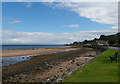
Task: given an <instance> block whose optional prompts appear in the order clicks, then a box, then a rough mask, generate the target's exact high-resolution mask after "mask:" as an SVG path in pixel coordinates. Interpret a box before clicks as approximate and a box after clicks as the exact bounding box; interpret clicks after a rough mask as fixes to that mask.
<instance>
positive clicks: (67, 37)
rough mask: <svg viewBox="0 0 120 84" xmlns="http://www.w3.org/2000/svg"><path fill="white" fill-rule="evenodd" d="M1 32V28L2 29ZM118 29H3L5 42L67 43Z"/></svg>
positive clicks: (3, 40)
mask: <svg viewBox="0 0 120 84" xmlns="http://www.w3.org/2000/svg"><path fill="white" fill-rule="evenodd" d="M0 32H1V30H0ZM117 32H118V31H117V30H105V31H79V32H75V33H45V32H16V31H11V30H3V31H2V36H0V37H1V38H3V39H2V42H3V44H65V43H72V42H73V41H83V40H85V39H87V40H92V39H94V38H99V37H100V35H102V34H104V35H111V34H115V33H117Z"/></svg>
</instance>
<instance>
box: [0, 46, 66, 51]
mask: <svg viewBox="0 0 120 84" xmlns="http://www.w3.org/2000/svg"><path fill="white" fill-rule="evenodd" d="M58 47H68V46H64V45H1V46H0V50H10V49H41V48H58Z"/></svg>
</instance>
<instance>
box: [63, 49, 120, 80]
mask: <svg viewBox="0 0 120 84" xmlns="http://www.w3.org/2000/svg"><path fill="white" fill-rule="evenodd" d="M114 53H115V50H112V49H109V50H106V51H105V52H104V53H102V55H100V56H99V57H98V58H96V59H95V60H94V61H93V62H92V63H90V64H87V65H85V66H83V67H82V68H81V69H79V70H77V71H75V72H73V74H72V75H70V76H68V77H66V78H65V80H63V82H118V64H119V63H118V62H117V63H116V62H112V63H111V62H110V60H109V56H111V55H114ZM119 56H120V52H119V54H118V57H119Z"/></svg>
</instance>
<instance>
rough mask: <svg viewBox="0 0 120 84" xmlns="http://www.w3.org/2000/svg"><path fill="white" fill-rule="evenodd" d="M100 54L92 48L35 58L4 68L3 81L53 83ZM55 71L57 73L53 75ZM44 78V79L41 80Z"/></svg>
mask: <svg viewBox="0 0 120 84" xmlns="http://www.w3.org/2000/svg"><path fill="white" fill-rule="evenodd" d="M99 53H100V52H99V51H96V50H94V49H91V48H81V49H79V50H75V51H68V52H61V53H54V54H50V55H43V56H35V57H33V58H32V59H31V60H29V61H23V62H21V63H20V62H19V63H16V64H13V65H10V66H5V67H3V70H2V71H3V81H4V82H6V81H9V82H17V81H19V82H49V81H50V82H53V81H56V80H59V81H60V79H61V77H62V78H64V77H65V74H67V73H68V72H71V71H74V70H76V69H77V68H79V67H81V65H83V64H84V63H86V62H88V61H89V60H92V59H94V57H95V56H96V55H98V54H99ZM54 69H55V71H56V72H55V73H53V71H54ZM41 77H42V78H41Z"/></svg>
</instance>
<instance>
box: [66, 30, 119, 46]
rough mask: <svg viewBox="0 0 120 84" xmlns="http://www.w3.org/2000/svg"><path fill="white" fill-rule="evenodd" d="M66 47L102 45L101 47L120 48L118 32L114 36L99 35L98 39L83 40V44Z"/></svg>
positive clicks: (78, 43)
mask: <svg viewBox="0 0 120 84" xmlns="http://www.w3.org/2000/svg"><path fill="white" fill-rule="evenodd" d="M67 45H103V46H119V47H120V32H119V33H117V34H114V35H107V36H105V35H101V36H100V37H99V39H97V38H94V39H93V40H84V41H83V42H73V43H71V44H67Z"/></svg>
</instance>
